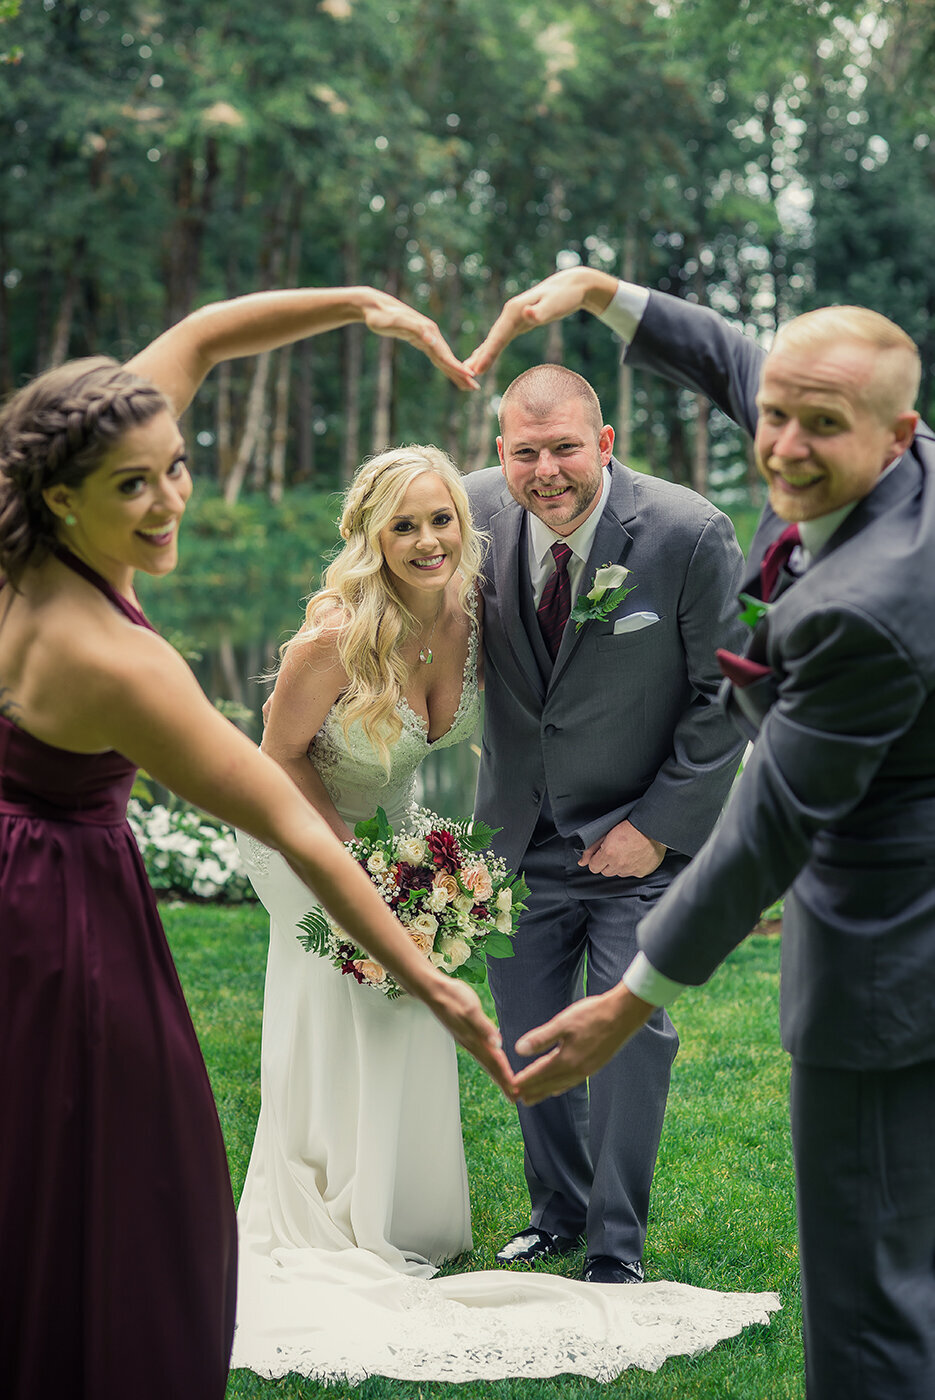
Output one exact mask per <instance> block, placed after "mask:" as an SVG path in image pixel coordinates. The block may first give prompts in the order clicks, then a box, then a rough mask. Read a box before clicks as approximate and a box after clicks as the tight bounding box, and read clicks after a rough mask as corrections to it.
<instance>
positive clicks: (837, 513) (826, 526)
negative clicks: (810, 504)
mask: <svg viewBox="0 0 935 1400" xmlns="http://www.w3.org/2000/svg"><path fill="white" fill-rule="evenodd" d="M901 461H902V458H901V457H897V458H896V461H895V462H890V464H889V466H888V467H886V468H884V470H883V471H881V473H880V475H879V476H878V477H877V479H876V481H875V482H874V483H873V486H872V488H871V490H870V491H869V492H868V495H872V494H873V492H874V491H875V490H876V489H877V487H878V486H879V484H880V482H881V481H882V480H883V478H884V477H885V476H889V474H890V472H891V471H892V470H893V469H894V467H897V466H898V465H899V463H900V462H901ZM861 499H865V498H864V497H862V498H861ZM859 504H860V502H859V501H848V503H847V505H846V506H839V507H838V509H837V510H832V511H829V512H828V514H827V515H819V516H818V518H817V519H816V520H803V521H802V523H801V524H800V525H799V534H800V536H801V538H802V547H803V548H804V549H807V550H808V553H809V555H810V556H811V558H812V559H814V558H815V555H816V554H817V553H818V552H819V550H822V549H824V547H825V545H826V544H827V543H828V541H829V540H830V538H831V536H832V535H833V534H834V532H835V530H837V528H838V526H839V525H843V523H844V521H845V520H846V519H847V517H848V516H849V515H850V513H851V511H852V510H853V509H854V507H855V506H857V505H859Z"/></svg>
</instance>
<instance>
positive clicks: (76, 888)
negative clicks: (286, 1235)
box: [0, 554, 237, 1400]
mask: <svg viewBox="0 0 935 1400" xmlns="http://www.w3.org/2000/svg"><path fill="white" fill-rule="evenodd" d="M61 557H62V558H63V561H64V562H65V563H67V564H68V565H69V567H71V568H74V569H75V570H76V572H79V573H81V574H82V575H83V576H85V577H86V578H88V579H89V581H90V582H92V583H94V584H95V585H96V586H97V587H98V588H100V589H101V591H102V592H104V593H105V594H106V595H107V596H108V597H109V598H110V599H111V601H112V603H113V604H114V606H115V607H117V608H119V609H120V610H121V611H122V612H123V613H124V614H125V615H126V616H127V617H129V618H130V619H131V620H132V621H134V622H136V623H138V624H139V625H141V626H148V625H149V624H148V623H147V622H146V619H145V618H144V617H143V615H142V613H140V612H138V611H137V609H135V608H134V607H132V605H131V604H129V603H128V602H127V601H126V600H125V599H123V598H121V597H120V596H119V595H118V594H117V593H115V592H114V591H113V590H112V589H111V588H110V587H109V585H108V584H106V583H105V581H104V580H103V579H101V578H100V577H99V576H98V575H97V574H95V573H93V571H91V570H89V569H87V568H86V566H84V565H83V564H82V563H81V562H80V561H78V560H75V559H74V556H71V555H64V554H63V555H62V556H61ZM134 773H135V769H134V767H133V765H132V764H131V763H130V762H129V761H128V760H127V759H125V758H123V757H122V756H121V755H120V754H117V753H113V752H109V753H103V754H79V753H72V752H70V751H68V750H65V749H59V748H55V747H53V746H51V745H49V744H46V743H43V742H42V741H41V740H39V739H36V738H33V737H31V736H30V735H29V734H27V733H26V732H25V731H24V730H23V729H20V728H18V727H17V726H16V725H14V724H12V723H10V721H9V720H8V719H6V718H4V717H2V716H0V1394H2V1395H3V1396H4V1397H5V1400H66V1397H67V1400H127V1397H128V1396H132V1397H133V1398H134V1400H221V1397H223V1395H224V1390H225V1383H226V1376H227V1365H228V1358H229V1356H230V1346H231V1339H232V1335H233V1326H234V1305H235V1292H236V1279H235V1275H236V1258H237V1250H236V1226H235V1217H234V1206H233V1200H232V1196H231V1188H230V1179H229V1176H228V1171H227V1160H226V1156H225V1151H224V1143H223V1139H222V1137H221V1130H220V1125H219V1123H218V1118H217V1112H216V1110H215V1106H214V1100H213V1098H212V1095H211V1088H210V1086H209V1083H208V1076H207V1073H206V1071H205V1066H204V1061H203V1060H202V1057H201V1051H200V1049H199V1046H198V1041H197V1039H196V1037H195V1031H194V1028H193V1026H192V1022H191V1018H190V1016H189V1014H188V1008H187V1007H186V1005H185V1000H184V997H183V995H182V989H181V986H180V984H179V979H178V975H177V973H176V970H175V966H174V964H173V962H172V956H171V954H170V952H169V947H168V944H167V943H166V937H165V933H164V931H163V928H162V924H161V923H160V920H159V915H158V913H157V910H156V902H155V898H154V896H153V893H152V890H151V888H150V886H149V883H148V881H147V879H146V873H145V870H144V867H143V862H142V859H141V857H140V854H139V851H138V849H137V846H136V842H135V841H134V838H133V834H132V832H131V831H130V828H129V826H128V825H127V821H126V808H127V798H128V797H129V793H130V789H131V787H132V784H133V778H134Z"/></svg>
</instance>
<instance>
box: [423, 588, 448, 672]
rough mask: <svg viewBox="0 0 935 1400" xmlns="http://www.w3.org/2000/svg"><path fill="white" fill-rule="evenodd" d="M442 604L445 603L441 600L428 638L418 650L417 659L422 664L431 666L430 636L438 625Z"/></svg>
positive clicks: (432, 658)
mask: <svg viewBox="0 0 935 1400" xmlns="http://www.w3.org/2000/svg"><path fill="white" fill-rule="evenodd" d="M444 606H445V604H444V600H443V601H442V604H441V607H439V609H438V612H437V613H436V614H435V621H434V622H433V623H432V630H431V632H430V633H429V635H428V639H427V641H426V643H425V645H424V646H423V647H422V648H421V649H420V651H419V660H420V661H421V662H422V665H423V666H431V664H432V662H433V661H434V660H435V658H434V656H433V655H432V646H431V642H432V638H433V637H434V636H435V628H436V627H437V626H438V619H439V618H440V617H441V615H442V608H443V607H444Z"/></svg>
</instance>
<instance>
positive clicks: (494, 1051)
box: [425, 973, 517, 1103]
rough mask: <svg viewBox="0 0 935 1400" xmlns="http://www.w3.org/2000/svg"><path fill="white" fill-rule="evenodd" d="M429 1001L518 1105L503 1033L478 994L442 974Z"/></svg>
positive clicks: (433, 988) (457, 1036)
mask: <svg viewBox="0 0 935 1400" xmlns="http://www.w3.org/2000/svg"><path fill="white" fill-rule="evenodd" d="M433 980H434V979H433ZM425 1002H426V1005H427V1006H428V1007H429V1010H431V1011H433V1012H434V1013H435V1015H436V1016H437V1017H438V1019H439V1020H440V1021H441V1023H442V1025H443V1026H444V1027H445V1028H446V1029H447V1030H449V1031H450V1032H451V1034H452V1035H453V1036H454V1038H455V1040H456V1041H457V1042H458V1044H459V1045H463V1046H464V1048H465V1050H468V1051H469V1052H470V1053H471V1054H472V1055H473V1056H474V1058H475V1060H477V1061H478V1063H479V1064H481V1065H482V1066H483V1067H484V1069H485V1070H486V1071H487V1073H488V1074H489V1075H490V1077H491V1079H492V1080H493V1082H494V1083H495V1084H497V1085H498V1086H499V1087H500V1088H501V1089H502V1090H503V1093H504V1094H505V1095H506V1097H507V1098H508V1099H509V1100H510V1102H511V1103H514V1102H515V1101H516V1097H517V1089H516V1081H515V1079H514V1077H513V1071H512V1070H511V1069H510V1064H509V1061H508V1060H507V1057H506V1055H505V1054H504V1052H503V1045H502V1042H501V1040H500V1032H499V1031H498V1030H497V1027H496V1026H495V1025H494V1023H493V1022H492V1021H490V1020H488V1018H487V1017H486V1016H485V1015H484V1010H483V1008H482V1006H481V1004H480V1001H479V1000H478V997H477V993H476V992H474V991H472V989H471V988H470V987H469V986H468V985H467V983H465V982H460V981H458V980H457V978H454V977H447V976H446V975H445V974H444V973H439V974H438V981H437V983H435V984H434V985H433V986H432V988H431V990H430V992H429V994H428V995H427V996H426V997H425Z"/></svg>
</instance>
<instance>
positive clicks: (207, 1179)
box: [0, 287, 510, 1400]
mask: <svg viewBox="0 0 935 1400" xmlns="http://www.w3.org/2000/svg"><path fill="white" fill-rule="evenodd" d="M361 320H362V321H364V322H365V323H366V324H367V325H368V326H369V327H370V328H371V329H372V330H374V331H376V332H377V333H379V334H386V335H392V336H396V337H399V338H401V339H405V340H408V341H410V342H411V343H412V344H414V345H416V346H418V347H419V348H421V349H422V350H424V351H425V353H426V354H427V355H428V356H429V358H430V359H431V360H432V361H433V363H434V364H435V365H437V366H438V367H439V368H440V369H442V370H443V371H444V372H445V373H446V374H447V375H448V377H449V378H450V379H452V380H453V381H454V382H455V383H456V384H458V385H459V386H460V387H462V388H468V387H471V378H470V376H469V375H468V374H467V373H466V372H465V371H464V370H463V369H462V367H461V366H460V364H459V363H458V361H457V360H455V359H454V357H453V355H452V354H451V351H450V350H449V348H448V346H447V345H446V344H445V342H444V340H443V339H442V337H441V336H440V335H439V333H438V331H437V329H436V328H435V326H434V325H433V324H432V323H431V322H430V321H428V320H426V318H425V317H423V316H421V315H419V314H418V313H416V312H414V311H413V310H411V309H410V308H409V307H406V306H404V305H403V304H402V303H400V302H398V301H396V300H395V299H394V298H393V297H389V296H386V295H385V294H383V293H380V292H377V291H373V290H372V289H370V288H362V287H359V288H349V289H348V288H338V289H330V290H303V291H294V292H270V293H261V294H258V295H255V296H248V297H242V298H238V299H235V300H233V301H230V302H223V303H218V304H215V305H213V306H209V307H205V308H203V309H202V310H201V311H198V312H195V313H194V314H193V315H191V316H189V317H187V318H186V319H185V320H184V321H182V322H180V323H179V324H178V325H177V326H175V327H173V328H172V329H171V330H169V331H167V332H166V333H165V334H164V335H162V336H160V337H159V339H158V340H156V341H155V342H154V343H153V344H152V345H151V346H149V348H148V349H147V350H145V351H143V353H142V354H140V355H139V356H137V357H136V359H134V360H131V361H130V362H129V364H128V365H126V366H125V367H120V366H119V365H117V364H116V363H115V362H114V361H112V360H108V359H105V358H93V359H87V360H81V361H77V362H75V363H73V364H68V365H65V366H63V367H61V368H59V369H56V370H52V371H50V372H49V373H47V374H45V375H42V376H40V378H39V379H37V380H36V381H34V382H33V383H32V384H31V385H28V386H27V387H26V388H25V389H23V390H21V391H20V392H19V393H18V394H17V395H15V396H14V398H13V399H12V400H11V401H10V402H9V403H8V405H7V406H6V408H5V409H4V410H3V412H2V413H0V576H2V579H0V1064H2V1066H3V1072H2V1074H0V1240H2V1255H3V1268H2V1273H0V1390H2V1393H3V1395H4V1396H5V1397H8V1400H45V1397H52V1396H61V1395H68V1396H70V1397H75V1398H76V1400H118V1398H119V1400H123V1397H125V1396H126V1395H128V1394H131V1393H132V1394H133V1396H134V1397H135V1400H165V1397H167V1396H172V1397H173V1400H221V1397H222V1396H223V1394H224V1389H225V1377H226V1372H227V1364H228V1358H229V1352H230V1342H231V1333H232V1327H233V1305H234V1292H235V1279H234V1270H235V1255H236V1239H235V1230H234V1213H233V1204H232V1200H231V1192H230V1183H229V1180H228V1176H227V1168H226V1161H225V1155H224V1145H223V1141H222V1139H221V1134H220V1129H219V1125H218V1121H217V1115H216V1112H215V1109H214V1104H213V1101H212V1098H211V1092H210V1088H209V1085H208V1081H207V1076H206V1073H205V1069H204V1064H203V1062H202V1060H201V1055H200V1052H199V1049H198V1044H197V1041H196V1039H195V1035H194V1031H193V1028H192V1024H191V1021H190V1018H189V1016H188V1012H187V1009H186V1006H185V1003H184V1000H183V997H182V992H181V988H180V986H179V982H178V978H177V976H176V973H175V969H174V966H173V964H172V959H171V956H170V953H169V950H168V946H167V944H166V941H165V936H164V933H163V931H162V927H161V925H160V922H159V916H158V913H157V911H156V906H155V901H154V898H153V895H152V892H151V891H150V889H149V887H148V885H147V882H146V878H145V874H144V871H143V866H142V862H141V860H140V857H139V853H138V851H137V849H136V846H135V843H134V841H133V837H132V835H131V833H130V830H129V827H128V826H127V824H126V819H125V817H126V799H127V796H128V793H129V790H130V787H131V785H132V782H133V775H134V771H135V768H136V767H137V766H138V765H139V766H142V767H144V768H145V769H146V770H147V771H148V772H149V773H151V774H152V776H153V777H154V778H155V779H157V780H158V781H159V782H161V783H163V784H165V785H166V786H167V787H170V788H172V789H174V790H175V791H176V792H178V793H179V794H180V795H181V796H182V797H184V798H186V799H188V800H189V801H191V802H194V803H196V804H198V805H199V806H202V807H204V808H205V809H206V810H208V811H211V812H214V813H215V814H216V815H217V816H219V817H221V818H222V819H223V820H224V821H226V822H229V823H230V824H231V825H237V826H239V827H242V828H243V829H245V830H246V831H248V832H249V833H251V834H252V835H253V836H255V837H256V838H258V839H259V840H261V841H263V842H265V843H266V844H268V845H270V846H273V847H275V848H277V849H278V850H279V851H281V852H282V854H283V855H284V856H285V858H286V860H287V861H288V862H289V864H290V866H291V867H292V869H293V870H294V871H295V872H296V874H297V875H298V876H300V877H301V879H303V880H304V881H305V882H306V883H307V884H308V885H309V886H310V887H312V888H314V891H315V895H316V897H317V898H318V899H320V900H321V901H322V902H323V903H324V904H325V905H326V906H327V907H328V908H329V910H330V911H331V913H332V914H333V915H334V917H335V918H336V919H338V921H339V922H340V923H342V924H343V925H344V926H345V927H346V928H347V929H348V931H349V932H351V933H352V935H353V937H355V938H356V939H357V940H359V941H360V942H361V943H362V944H364V945H366V946H367V947H368V949H369V950H370V951H371V952H372V953H373V954H374V955H375V956H376V957H378V958H379V959H380V961H381V962H382V963H384V964H385V965H386V966H387V967H389V968H390V969H391V970H392V972H393V974H394V976H396V977H398V978H399V979H400V980H401V981H402V982H404V983H405V984H406V985H407V986H408V987H409V989H410V990H411V991H412V992H413V993H414V994H415V995H416V996H417V997H419V998H421V999H422V1000H423V1001H424V1002H425V1003H426V1004H427V1005H428V1006H429V1007H430V1008H431V1009H432V1010H433V1011H434V1012H435V1013H436V1014H437V1015H438V1016H439V1018H440V1019H441V1020H442V1021H443V1022H444V1024H445V1025H446V1026H447V1027H448V1028H449V1029H450V1030H451V1031H452V1032H453V1034H454V1035H455V1036H456V1037H457V1038H458V1039H460V1040H462V1042H463V1043H464V1044H465V1045H467V1046H468V1048H469V1049H471V1050H472V1051H473V1053H475V1054H476V1055H477V1056H478V1058H479V1059H481V1061H482V1062H483V1063H484V1064H485V1065H486V1067H487V1068H488V1069H489V1070H490V1072H491V1073H492V1074H493V1075H494V1077H496V1078H497V1079H498V1080H499V1081H500V1083H501V1084H503V1085H504V1086H508V1085H509V1082H510V1077H509V1071H508V1069H507V1067H506V1062H505V1060H504V1059H503V1056H502V1052H501V1051H500V1050H499V1048H498V1039H497V1035H496V1031H495V1030H494V1027H493V1026H492V1025H491V1024H490V1023H489V1022H488V1021H487V1020H486V1019H485V1017H484V1016H483V1014H482V1012H481V1010H480V1005H479V1003H478V1002H477V999H476V997H475V996H474V994H473V992H471V991H470V990H469V989H467V988H466V987H465V986H464V985H463V984H462V983H459V982H455V981H453V980H451V979H450V978H448V977H446V976H444V975H443V974H441V973H439V972H437V971H436V970H435V969H433V968H432V967H431V966H430V965H429V963H428V962H427V961H426V960H425V959H424V958H423V957H422V956H421V955H420V954H419V953H418V952H417V951H416V949H415V948H414V946H413V945H412V943H411V942H410V940H409V939H408V938H407V937H406V936H405V935H404V934H403V932H402V930H401V929H400V927H399V925H398V924H397V923H396V921H395V919H394V918H393V917H392V916H391V915H390V913H389V911H388V910H387V908H386V906H385V905H384V904H383V902H382V901H381V900H380V898H379V896H378V895H377V894H376V893H375V891H374V889H373V887H372V885H371V884H370V881H369V880H368V879H367V877H366V876H365V875H364V874H363V872H362V871H361V870H360V869H359V868H358V867H357V866H356V865H355V863H354V862H353V860H352V859H351V858H350V856H349V855H348V854H347V853H346V851H344V849H343V848H342V846H341V844H340V842H339V841H338V840H337V838H336V837H335V836H334V834H333V833H332V832H331V831H329V829H328V826H327V823H326V822H325V821H323V820H322V818H321V817H320V816H319V815H318V813H317V812H316V811H315V810H314V808H312V807H311V806H310V805H309V804H308V803H307V802H306V801H305V800H304V798H303V797H302V795H301V794H300V793H299V791H298V789H297V788H296V787H295V786H294V784H293V783H291V782H290V781H289V779H288V778H287V777H286V776H285V774H284V773H283V772H282V770H281V769H280V768H279V767H278V766H277V765H276V764H275V763H274V762H272V760H270V759H269V758H266V757H264V756H263V755H261V754H260V753H259V752H258V751H257V749H256V748H255V746H254V745H253V744H252V743H251V742H250V741H249V740H248V739H247V738H245V737H244V736H243V735H241V734H240V733H239V732H238V731H237V730H236V729H235V728H234V727H233V726H232V725H230V724H228V722H227V721H226V720H224V719H223V718H222V717H221V716H220V715H219V714H218V712H217V711H216V710H215V709H214V707H213V706H212V705H211V704H210V703H209V702H208V700H207V699H206V698H205V696H204V695H203V694H202V692H201V691H200V689H199V687H198V685H197V683H196V681H195V680H194V677H193V676H192V674H191V672H190V671H189V670H188V668H187V666H186V665H185V664H184V662H183V661H182V660H181V659H180V657H179V656H178V655H177V653H176V652H175V651H174V650H173V649H172V648H171V647H170V646H169V645H168V644H167V643H166V642H164V641H163V640H162V639H161V638H160V637H159V636H158V635H156V634H155V633H154V632H153V630H152V629H151V628H150V627H149V625H148V623H147V622H146V619H145V618H144V617H143V615H142V613H141V612H140V610H139V605H138V602H137V600H136V596H135V593H134V588H133V580H134V574H135V571H136V570H137V569H142V570H144V572H146V573H148V574H151V575H154V576H161V575H164V574H167V573H169V572H170V571H171V570H172V569H173V568H174V567H175V564H176V560H177V542H178V528H179V523H180V521H181V518H182V515H183V513H184V510H185V505H186V502H187V500H188V498H189V495H190V493H191V489H192V488H191V479H190V477H189V474H188V469H187V466H186V461H185V447H184V443H183V440H182V438H181V435H180V433H179V430H178V427H177V426H176V419H177V417H178V415H179V414H181V413H182V412H183V411H184V409H185V408H186V407H187V405H188V404H189V402H190V400H191V398H192V395H193V394H194V392H195V390H196V389H197V387H198V386H199V384H200V383H201V381H202V379H203V378H204V376H205V375H206V374H207V372H208V371H209V370H210V369H211V367H212V366H213V365H214V364H216V363H217V362H218V361H220V360H222V359H226V358H230V357H233V356H237V355H247V354H253V353H256V352H259V351H262V350H266V349H270V348H272V347H274V346H276V345H281V344H285V343H286V342H288V341H292V340H295V339H298V338H300V337H302V336H306V335H313V334H317V333H319V332H321V331H325V330H328V329H330V328H333V327H336V326H340V325H343V324H346V323H348V322H351V321H361Z"/></svg>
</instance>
